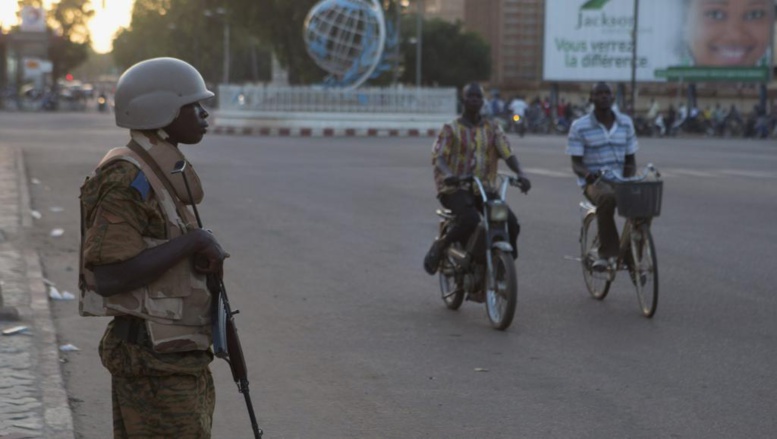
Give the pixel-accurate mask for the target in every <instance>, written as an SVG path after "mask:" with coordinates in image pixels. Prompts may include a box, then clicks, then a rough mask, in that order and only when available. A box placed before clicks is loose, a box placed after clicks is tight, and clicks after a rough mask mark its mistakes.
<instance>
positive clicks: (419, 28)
mask: <svg viewBox="0 0 777 439" xmlns="http://www.w3.org/2000/svg"><path fill="white" fill-rule="evenodd" d="M416 4H417V6H418V15H417V18H416V46H415V86H416V88H418V89H420V88H421V62H422V61H423V60H422V56H421V46H422V45H423V36H422V33H423V26H424V0H416Z"/></svg>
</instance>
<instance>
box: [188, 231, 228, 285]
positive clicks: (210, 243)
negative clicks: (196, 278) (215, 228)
mask: <svg viewBox="0 0 777 439" xmlns="http://www.w3.org/2000/svg"><path fill="white" fill-rule="evenodd" d="M193 233H198V240H199V241H200V245H199V246H198V247H199V250H198V251H197V252H196V253H195V255H194V268H195V269H196V270H197V271H198V272H200V273H204V274H216V275H218V276H222V275H223V274H224V259H226V258H228V257H229V253H227V252H225V251H224V249H223V248H221V245H220V244H219V243H218V241H217V240H216V238H215V237H214V236H213V234H212V233H211V232H210V231H207V230H197V231H195V232H193Z"/></svg>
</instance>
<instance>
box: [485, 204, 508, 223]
mask: <svg viewBox="0 0 777 439" xmlns="http://www.w3.org/2000/svg"><path fill="white" fill-rule="evenodd" d="M509 215H510V208H508V207H507V204H505V203H503V202H501V201H499V202H493V201H492V202H490V203H488V219H489V220H491V221H507V217H508V216H509Z"/></svg>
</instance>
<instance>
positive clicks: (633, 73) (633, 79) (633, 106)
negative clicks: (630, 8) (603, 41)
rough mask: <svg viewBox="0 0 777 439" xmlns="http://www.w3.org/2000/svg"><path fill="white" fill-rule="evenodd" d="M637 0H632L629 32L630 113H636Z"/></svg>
mask: <svg viewBox="0 0 777 439" xmlns="http://www.w3.org/2000/svg"><path fill="white" fill-rule="evenodd" d="M638 37H639V0H634V26H633V27H632V31H631V43H632V46H633V47H632V48H631V50H632V53H631V111H632V116H634V115H635V114H636V113H637V40H638V39H639V38H638Z"/></svg>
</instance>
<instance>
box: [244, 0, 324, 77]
mask: <svg viewBox="0 0 777 439" xmlns="http://www.w3.org/2000/svg"><path fill="white" fill-rule="evenodd" d="M319 1H320V0H231V1H229V4H230V7H231V8H234V9H235V10H239V11H241V12H240V14H239V15H238V16H237V17H236V19H237V20H238V23H240V24H241V26H242V27H243V28H245V29H250V30H252V31H253V32H254V35H256V37H257V38H259V39H260V40H262V41H265V42H266V43H267V45H268V46H269V47H270V48H271V49H272V51H273V52H274V53H275V55H276V56H277V57H278V61H279V62H280V64H281V65H282V66H283V67H285V68H286V69H288V71H289V82H290V83H292V84H308V83H312V82H320V81H321V80H322V79H323V78H324V76H325V75H326V73H325V72H324V71H323V70H322V69H321V68H319V67H318V66H317V65H316V63H315V62H313V60H312V59H311V58H310V56H308V53H307V49H306V48H305V41H304V38H303V29H304V25H305V18H306V17H307V15H308V12H309V11H310V9H311V8H313V6H315V5H316V3H318V2H319Z"/></svg>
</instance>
